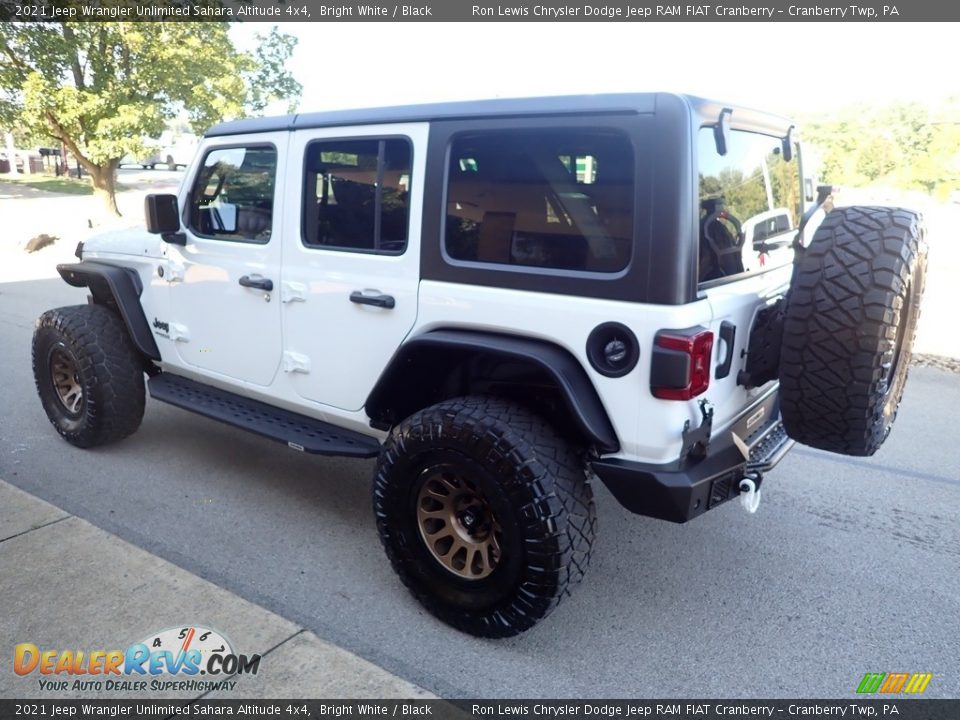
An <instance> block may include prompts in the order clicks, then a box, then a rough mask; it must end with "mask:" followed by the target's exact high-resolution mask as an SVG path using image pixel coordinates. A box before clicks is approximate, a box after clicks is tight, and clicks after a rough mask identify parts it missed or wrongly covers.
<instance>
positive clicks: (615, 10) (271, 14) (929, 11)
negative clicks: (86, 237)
mask: <svg viewBox="0 0 960 720" xmlns="http://www.w3.org/2000/svg"><path fill="white" fill-rule="evenodd" d="M223 20H230V21H239V22H271V23H275V22H364V21H372V22H430V21H447V22H450V21H453V22H847V23H851V22H856V23H866V22H955V21H960V3H948V2H943V0H886V2H882V3H875V2H871V1H869V0H868V1H867V2H865V3H864V4H847V3H843V2H836V3H831V2H822V1H819V0H816V1H815V0H807V1H806V2H804V1H803V0H801V1H800V2H786V1H784V0H748V1H740V2H736V1H735V0H723V1H722V2H707V3H703V4H688V3H680V4H668V3H662V2H647V1H645V0H595V1H586V2H585V1H583V0H505V1H503V2H490V1H489V0H413V1H412V2H407V3H401V2H392V1H390V2H384V1H382V0H370V1H369V2H357V1H356V0H346V1H344V2H333V1H330V0H0V21H39V22H62V21H74V22H76V21H91V22H103V21H125V22H131V21H133V22H156V21H168V22H169V21H181V22H202V21H223Z"/></svg>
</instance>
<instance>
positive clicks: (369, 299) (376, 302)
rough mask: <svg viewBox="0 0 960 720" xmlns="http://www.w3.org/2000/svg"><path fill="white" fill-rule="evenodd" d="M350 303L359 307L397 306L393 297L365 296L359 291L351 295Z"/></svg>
mask: <svg viewBox="0 0 960 720" xmlns="http://www.w3.org/2000/svg"><path fill="white" fill-rule="evenodd" d="M350 302H354V303H357V304H358V305H373V306H374V307H382V308H388V309H389V308H392V307H394V306H395V305H396V304H397V301H396V300H394V299H393V295H364V294H363V293H362V292H360V291H359V290H354V291H353V292H352V293H350Z"/></svg>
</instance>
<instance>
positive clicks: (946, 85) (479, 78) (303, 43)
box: [233, 22, 960, 115]
mask: <svg viewBox="0 0 960 720" xmlns="http://www.w3.org/2000/svg"><path fill="white" fill-rule="evenodd" d="M267 27H268V26H265V25H259V26H258V25H251V24H246V25H239V26H235V27H234V30H233V32H234V33H235V37H236V39H237V42H238V44H240V45H241V46H247V47H249V43H250V42H252V36H253V33H254V32H256V31H257V30H259V31H261V32H262V31H265V30H266V29H267ZM281 29H282V30H284V31H285V32H289V33H292V34H294V35H296V36H297V37H298V38H299V39H300V42H299V44H298V47H297V50H296V52H295V54H294V57H293V58H292V60H291V63H290V67H291V69H292V70H293V72H294V75H295V77H296V78H297V79H298V80H299V81H300V82H301V83H302V84H303V88H304V89H303V97H302V100H301V103H300V109H301V110H303V111H318V110H333V109H343V108H359V107H376V106H386V105H405V104H411V103H419V102H440V101H447V100H466V99H478V98H491V97H520V96H535V95H568V94H576V93H601V92H637V91H647V90H667V91H675V92H685V93H690V94H694V95H702V96H706V97H712V98H716V99H721V100H723V101H725V102H730V103H734V104H742V105H746V106H753V107H758V108H762V109H764V110H768V111H772V112H777V113H781V114H786V115H793V114H797V113H805V112H817V113H821V112H828V111H829V110H830V109H832V108H836V107H842V106H845V105H850V104H853V103H854V102H859V101H863V102H868V103H882V102H890V101H893V100H919V101H921V102H924V103H926V104H933V105H935V104H936V103H937V102H938V101H939V100H942V99H944V98H947V97H950V96H958V95H960V73H958V72H957V65H958V62H957V57H958V50H957V43H958V40H957V26H956V25H955V24H951V23H842V22H836V23H763V22H756V23H690V22H685V23H649V24H644V23H630V22H624V23H562V22H560V23H547V22H544V23H481V22H477V23H339V22H338V23H325V22H315V23H289V24H282V25H281Z"/></svg>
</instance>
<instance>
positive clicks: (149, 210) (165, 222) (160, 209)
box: [143, 194, 187, 245]
mask: <svg viewBox="0 0 960 720" xmlns="http://www.w3.org/2000/svg"><path fill="white" fill-rule="evenodd" d="M143 210H144V214H145V215H146V218H147V232H150V233H154V234H159V235H160V237H161V238H162V239H163V240H164V242H168V243H173V244H174V245H186V244H187V236H186V235H184V234H183V233H182V232H180V206H179V204H178V203H177V196H176V195H168V194H163V195H147V197H146V199H145V200H144V201H143Z"/></svg>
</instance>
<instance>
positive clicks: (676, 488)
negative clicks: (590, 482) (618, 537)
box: [592, 389, 794, 523]
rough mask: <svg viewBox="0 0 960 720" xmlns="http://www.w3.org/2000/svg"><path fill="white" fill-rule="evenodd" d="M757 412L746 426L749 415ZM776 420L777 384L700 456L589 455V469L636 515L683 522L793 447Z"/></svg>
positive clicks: (731, 493)
mask: <svg viewBox="0 0 960 720" xmlns="http://www.w3.org/2000/svg"><path fill="white" fill-rule="evenodd" d="M758 415H759V417H761V418H763V419H764V420H765V421H763V422H760V421H757V422H756V423H755V424H756V429H755V430H753V431H752V432H751V431H750V428H751V422H750V421H751V419H753V418H756V417H758ZM733 433H737V435H738V437H740V438H741V439H743V440H744V443H745V444H746V445H747V446H748V447H749V449H750V457H749V459H747V458H745V457H744V455H743V452H742V451H741V450H740V449H739V448H738V447H737V445H736V444H735V443H734V440H733ZM793 444H794V442H793V440H791V439H790V438H789V437H787V434H786V432H784V430H783V425H782V423H781V422H780V407H779V403H778V400H777V390H776V389H774V390H773V391H772V392H770V393H768V394H766V395H764V396H763V397H762V398H760V399H759V400H758V401H757V402H755V403H753V404H752V405H751V406H750V407H749V408H748V409H747V410H745V411H744V412H743V413H742V414H741V415H740V416H739V417H738V418H737V420H736V421H735V422H734V424H733V426H732V427H731V428H730V429H728V430H725V431H724V432H723V433H721V434H719V435H718V436H716V437H713V438H711V441H710V449H709V451H708V452H707V456H706V457H705V458H704V459H703V460H700V461H691V460H685V461H677V462H674V463H668V464H666V465H651V464H646V463H638V462H632V461H629V460H620V459H616V458H613V459H609V460H603V459H601V460H595V461H594V462H593V463H592V466H593V471H594V472H595V473H596V474H597V477H599V478H600V480H601V481H602V482H603V484H604V485H606V486H607V488H608V489H609V490H610V492H612V493H613V495H614V497H615V498H617V500H618V501H619V502H620V504H621V505H623V506H624V507H625V508H627V510H629V511H631V512H633V513H636V514H638V515H646V516H648V517H655V518H660V519H661V520H670V521H671V522H676V523H684V522H687V520H691V519H693V518H695V517H697V516H699V515H702V514H703V513H705V512H707V510H712V509H713V508H715V507H717V506H718V505H721V504H723V503H724V502H726V501H727V500H730V499H732V498H735V497H737V496H738V495H739V494H740V481H741V480H742V479H743V478H744V476H745V475H746V474H747V473H748V472H749V473H751V474H756V473H759V474H762V473H764V472H766V471H767V470H770V469H772V468H773V467H774V466H775V465H776V464H777V463H778V462H780V460H781V459H783V457H784V455H786V453H787V452H788V451H789V450H790V448H791V447H793Z"/></svg>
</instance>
